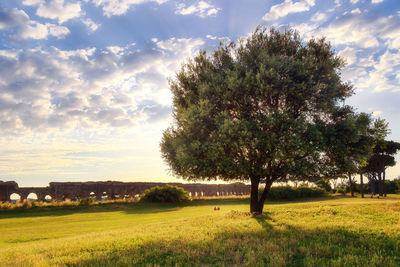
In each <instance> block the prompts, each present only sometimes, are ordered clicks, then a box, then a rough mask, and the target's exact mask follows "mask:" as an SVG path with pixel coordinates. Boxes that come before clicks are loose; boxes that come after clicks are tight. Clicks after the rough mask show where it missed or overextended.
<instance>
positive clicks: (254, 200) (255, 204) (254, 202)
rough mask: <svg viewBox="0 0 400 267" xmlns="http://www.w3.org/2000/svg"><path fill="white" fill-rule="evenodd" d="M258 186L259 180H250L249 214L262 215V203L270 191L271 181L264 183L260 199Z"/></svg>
mask: <svg viewBox="0 0 400 267" xmlns="http://www.w3.org/2000/svg"><path fill="white" fill-rule="evenodd" d="M259 184H260V180H258V179H251V193H250V212H251V213H253V214H262V212H263V208H264V201H265V199H266V198H267V195H268V192H269V190H270V189H271V185H272V181H267V182H266V183H265V188H264V191H263V192H262V194H261V196H260V198H258V186H259Z"/></svg>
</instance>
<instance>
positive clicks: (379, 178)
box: [378, 172, 383, 197]
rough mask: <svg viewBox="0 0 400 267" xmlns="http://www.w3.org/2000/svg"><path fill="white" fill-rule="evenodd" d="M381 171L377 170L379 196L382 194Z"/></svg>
mask: <svg viewBox="0 0 400 267" xmlns="http://www.w3.org/2000/svg"><path fill="white" fill-rule="evenodd" d="M382 185H383V184H382V173H381V172H378V191H379V196H380V197H382V196H383V186H382Z"/></svg>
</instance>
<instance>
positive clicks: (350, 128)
mask: <svg viewBox="0 0 400 267" xmlns="http://www.w3.org/2000/svg"><path fill="white" fill-rule="evenodd" d="M332 120H333V121H334V122H335V123H332V124H331V126H330V127H329V128H328V133H327V135H326V136H327V153H328V155H329V157H330V159H331V162H330V165H331V166H333V167H335V169H334V171H333V173H332V174H331V176H333V177H345V176H347V177H348V178H349V189H350V193H351V196H354V184H355V177H353V174H356V173H360V170H361V168H362V167H364V166H365V165H367V162H368V160H369V158H370V156H371V153H372V148H373V144H372V142H371V140H372V138H371V127H370V125H371V117H370V116H369V115H368V114H366V113H361V114H356V113H354V111H353V110H352V109H347V110H345V109H342V110H341V112H340V113H339V114H335V113H334V114H333V116H332ZM361 182H362V178H361ZM361 190H362V189H361Z"/></svg>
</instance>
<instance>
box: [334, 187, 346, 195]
mask: <svg viewBox="0 0 400 267" xmlns="http://www.w3.org/2000/svg"><path fill="white" fill-rule="evenodd" d="M346 192H347V190H346V188H342V187H338V188H336V193H339V194H343V195H344V194H346Z"/></svg>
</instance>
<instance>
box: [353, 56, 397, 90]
mask: <svg viewBox="0 0 400 267" xmlns="http://www.w3.org/2000/svg"><path fill="white" fill-rule="evenodd" d="M399 71H400V54H399V53H392V52H390V51H389V50H386V52H385V53H383V54H382V55H381V56H380V57H379V59H378V60H377V62H374V64H373V65H372V70H371V71H369V72H368V75H365V76H364V77H363V78H362V79H360V80H359V82H358V83H357V86H358V87H360V88H368V89H370V90H372V91H374V92H381V91H386V90H392V91H397V90H398V89H399V88H400V80H399V79H394V77H392V76H393V74H394V73H398V72H399Z"/></svg>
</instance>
